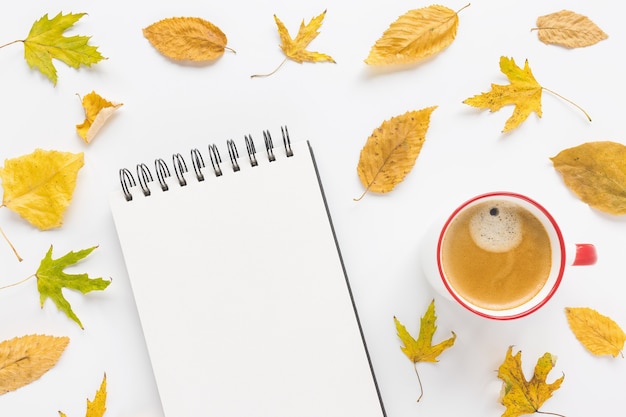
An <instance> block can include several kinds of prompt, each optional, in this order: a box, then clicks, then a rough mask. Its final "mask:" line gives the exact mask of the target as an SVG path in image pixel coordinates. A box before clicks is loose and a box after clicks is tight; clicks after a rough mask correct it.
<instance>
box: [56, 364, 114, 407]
mask: <svg viewBox="0 0 626 417" xmlns="http://www.w3.org/2000/svg"><path fill="white" fill-rule="evenodd" d="M106 401H107V376H106V374H104V377H103V378H102V382H101V383H100V388H98V391H96V395H95V397H94V399H93V400H89V399H87V413H86V414H85V416H86V417H102V416H104V412H105V411H106ZM59 417H67V416H66V414H65V413H64V412H62V411H59Z"/></svg>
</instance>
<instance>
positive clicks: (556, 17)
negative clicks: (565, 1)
mask: <svg viewBox="0 0 626 417" xmlns="http://www.w3.org/2000/svg"><path fill="white" fill-rule="evenodd" d="M532 30H536V31H537V36H538V38H539V40H540V41H541V42H543V43H545V44H553V45H561V46H565V47H567V48H582V47H586V46H591V45H594V44H596V43H598V42H600V41H602V40H604V39H607V38H608V37H609V35H607V34H606V33H604V31H603V30H602V29H600V27H598V25H596V24H595V23H594V22H593V21H592V20H591V19H589V18H588V17H587V16H583V15H581V14H578V13H575V12H572V11H570V10H561V11H560V12H556V13H550V14H547V15H544V16H539V17H538V18H537V27H536V28H533V29H532Z"/></svg>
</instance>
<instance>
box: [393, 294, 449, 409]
mask: <svg viewBox="0 0 626 417" xmlns="http://www.w3.org/2000/svg"><path fill="white" fill-rule="evenodd" d="M393 321H394V322H395V324H396V331H397V332H398V337H399V338H400V340H401V341H402V343H403V344H404V346H402V348H401V349H402V352H403V353H404V354H405V355H406V357H407V358H409V360H411V362H413V366H414V368H415V373H416V375H417V379H418V381H419V384H420V388H421V387H422V383H421V381H420V379H419V374H418V373H417V363H418V362H438V359H437V358H438V357H439V355H440V354H441V353H442V352H443V351H444V350H446V349H448V348H450V347H452V346H453V345H454V341H455V340H456V334H455V333H454V332H452V337H450V338H448V339H446V340H444V341H442V342H439V343H437V344H436V345H433V335H434V334H435V331H436V330H437V326H436V325H435V322H436V321H437V316H436V315H435V301H434V300H433V301H431V302H430V304H429V306H428V309H427V310H426V313H424V316H422V318H421V320H420V331H419V335H418V337H417V339H414V338H413V336H411V334H410V333H409V332H408V330H407V329H406V327H405V326H404V325H403V324H402V323H400V321H399V320H398V319H397V318H396V317H394V318H393ZM423 393H424V391H423V390H421V392H420V396H419V398H418V399H417V401H419V400H420V399H421V398H422V395H423Z"/></svg>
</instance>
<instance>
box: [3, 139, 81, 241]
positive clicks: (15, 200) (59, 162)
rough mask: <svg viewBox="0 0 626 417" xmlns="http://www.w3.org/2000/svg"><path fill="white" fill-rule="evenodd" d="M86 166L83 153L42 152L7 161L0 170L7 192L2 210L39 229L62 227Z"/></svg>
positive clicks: (40, 150)
mask: <svg viewBox="0 0 626 417" xmlns="http://www.w3.org/2000/svg"><path fill="white" fill-rule="evenodd" d="M83 164H84V157H83V153H82V152H81V153H78V154H74V153H70V152H59V151H46V150H42V149H36V150H35V151H34V152H33V153H31V154H28V155H23V156H20V157H17V158H13V159H7V160H5V161H4V167H2V168H0V179H1V180H2V188H3V189H4V195H3V199H2V205H0V207H7V208H9V209H11V210H13V211H15V212H16V213H18V214H19V215H20V216H22V217H23V218H24V219H26V220H27V221H28V222H30V223H31V224H32V225H33V226H36V227H37V228H39V229H40V230H47V229H52V228H55V227H60V226H61V224H62V222H63V214H64V213H65V210H66V208H67V207H68V205H69V203H70V202H71V200H72V196H73V193H74V188H75V186H76V178H77V176H78V171H79V170H80V168H82V166H83Z"/></svg>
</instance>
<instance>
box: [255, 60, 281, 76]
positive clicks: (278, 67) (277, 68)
mask: <svg viewBox="0 0 626 417" xmlns="http://www.w3.org/2000/svg"><path fill="white" fill-rule="evenodd" d="M285 62H287V58H285V59H283V62H281V63H280V65H279V66H277V67H276V69H275V70H274V71H272V72H270V73H269V74H254V75H251V76H250V78H261V77H269V76H270V75H272V74H274V73H275V72H276V71H278V70H279V69H280V67H282V66H283V64H284V63H285Z"/></svg>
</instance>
